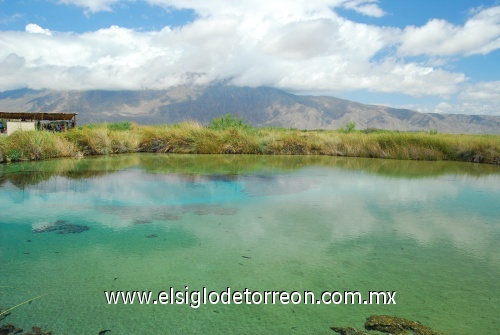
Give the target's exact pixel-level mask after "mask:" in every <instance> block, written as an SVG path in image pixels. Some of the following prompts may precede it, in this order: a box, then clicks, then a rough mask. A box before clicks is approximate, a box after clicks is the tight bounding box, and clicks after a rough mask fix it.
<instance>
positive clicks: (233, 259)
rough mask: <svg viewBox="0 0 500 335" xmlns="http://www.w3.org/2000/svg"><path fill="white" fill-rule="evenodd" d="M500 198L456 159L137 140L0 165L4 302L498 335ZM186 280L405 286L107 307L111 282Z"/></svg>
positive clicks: (160, 330) (169, 328) (218, 327)
mask: <svg viewBox="0 0 500 335" xmlns="http://www.w3.org/2000/svg"><path fill="white" fill-rule="evenodd" d="M499 200H500V169H499V168H498V167H495V166H488V165H475V164H465V163H452V162H406V161H404V162H400V161H387V160H376V159H354V158H336V157H273V156H191V155H182V156H176V155H169V156H166V155H150V154H141V155H123V156H117V157H99V158H88V159H81V160H75V159H69V160H53V161H45V162H39V163H22V164H10V165H2V166H0V266H1V267H0V309H3V310H5V309H6V308H8V307H11V306H14V305H17V304H18V303H20V302H23V301H26V300H28V299H31V298H34V297H37V296H40V295H43V297H41V298H39V299H37V300H35V301H33V302H32V303H30V304H25V305H22V306H20V307H18V308H16V309H15V310H14V311H13V312H12V314H11V315H9V316H8V317H7V318H6V319H5V320H3V321H1V322H0V323H7V322H8V323H13V324H15V325H16V326H20V327H23V328H25V329H29V328H30V327H31V326H32V325H39V326H41V327H42V328H43V329H47V330H52V331H53V334H55V335H57V334H73V335H74V334H76V335H78V334H85V335H88V334H98V333H99V331H100V330H104V329H110V330H112V332H111V333H108V334H114V335H116V334H167V333H171V334H222V333H226V334H285V333H290V334H332V333H333V332H332V331H331V330H330V329H329V328H330V326H333V325H337V326H354V327H358V328H362V326H363V323H364V320H365V318H366V317H367V316H369V315H372V314H388V315H397V316H401V317H405V318H407V319H411V320H416V321H420V322H421V323H423V324H426V325H428V326H430V327H432V328H434V329H436V330H440V331H443V332H444V333H445V334H455V335H462V334H463V335H465V334H495V333H498V332H499V328H500V325H499V319H498V315H500V285H499V281H498V278H500V243H499V242H500V206H499V205H498V204H499ZM58 220H59V221H58ZM54 222H58V224H56V225H54ZM51 225H52V226H51ZM47 227H52V229H47ZM78 227H88V230H81V231H80V232H79V233H75V229H76V231H78ZM64 229H69V231H68V230H64ZM46 230H49V231H46ZM65 232H69V233H66V234H64V233H65ZM186 286H188V287H189V290H201V289H202V288H203V287H206V288H207V289H208V290H215V291H222V290H225V289H226V288H227V287H230V288H231V290H233V291H234V290H241V291H242V290H244V289H245V288H249V290H259V291H264V290H279V291H283V290H286V291H289V292H291V291H304V290H308V291H313V292H316V293H317V294H318V295H319V294H320V293H321V292H323V291H343V290H350V291H360V292H361V293H362V294H363V295H365V294H367V292H368V291H370V290H372V291H396V292H397V294H396V296H395V301H396V305H343V304H342V305H324V304H322V305H310V304H308V305H305V304H298V305H294V304H288V305H281V304H277V305H263V304H259V305H243V304H242V305H235V304H231V305H223V304H217V305H210V304H209V305H202V306H200V307H199V308H192V307H190V306H189V305H161V304H157V305H140V304H134V305H130V304H128V305H124V304H118V305H108V304H107V303H106V300H105V296H104V294H103V292H104V291H105V290H108V291H109V290H151V291H153V292H155V293H157V292H158V291H161V290H165V291H168V290H169V288H170V287H173V288H174V289H175V290H185V287H186Z"/></svg>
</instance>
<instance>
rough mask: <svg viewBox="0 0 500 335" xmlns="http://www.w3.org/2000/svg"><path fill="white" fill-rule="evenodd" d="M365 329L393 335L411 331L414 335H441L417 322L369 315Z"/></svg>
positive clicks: (403, 334) (401, 334)
mask: <svg viewBox="0 0 500 335" xmlns="http://www.w3.org/2000/svg"><path fill="white" fill-rule="evenodd" d="M365 328H366V329H370V330H378V331H381V332H384V333H390V334H393V335H405V334H408V332H407V330H411V331H413V332H414V334H416V335H441V333H439V332H437V331H434V330H432V329H431V328H429V327H427V326H425V325H422V324H420V323H418V322H415V321H410V320H407V319H404V318H400V317H397V316H389V315H371V316H370V317H368V318H367V319H366V322H365Z"/></svg>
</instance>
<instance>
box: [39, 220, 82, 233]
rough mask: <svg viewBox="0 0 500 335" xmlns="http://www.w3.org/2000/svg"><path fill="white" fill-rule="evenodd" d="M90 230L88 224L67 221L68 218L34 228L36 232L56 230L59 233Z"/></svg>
mask: <svg viewBox="0 0 500 335" xmlns="http://www.w3.org/2000/svg"><path fill="white" fill-rule="evenodd" d="M86 230H89V227H88V226H84V225H78V224H71V223H67V221H66V220H57V221H55V222H52V223H50V224H48V225H46V226H43V227H40V228H36V229H33V232H35V233H47V232H56V233H57V234H80V233H82V232H84V231H86Z"/></svg>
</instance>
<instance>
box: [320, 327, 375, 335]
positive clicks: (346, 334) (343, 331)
mask: <svg viewBox="0 0 500 335" xmlns="http://www.w3.org/2000/svg"><path fill="white" fill-rule="evenodd" d="M330 329H331V330H333V331H334V332H337V333H339V334H340V335H370V334H368V333H365V332H364V331H362V330H359V329H355V328H352V327H330Z"/></svg>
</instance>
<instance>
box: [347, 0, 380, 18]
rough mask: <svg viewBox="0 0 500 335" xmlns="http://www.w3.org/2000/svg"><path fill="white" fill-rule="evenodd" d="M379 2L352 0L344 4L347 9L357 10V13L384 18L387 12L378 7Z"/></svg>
mask: <svg viewBox="0 0 500 335" xmlns="http://www.w3.org/2000/svg"><path fill="white" fill-rule="evenodd" d="M377 3H378V0H350V1H347V2H345V3H344V4H343V7H345V8H347V9H352V10H355V11H356V12H358V13H360V14H363V15H367V16H374V17H382V16H384V15H385V12H384V11H383V10H382V9H381V8H380V7H379V6H378V4H377Z"/></svg>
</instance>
